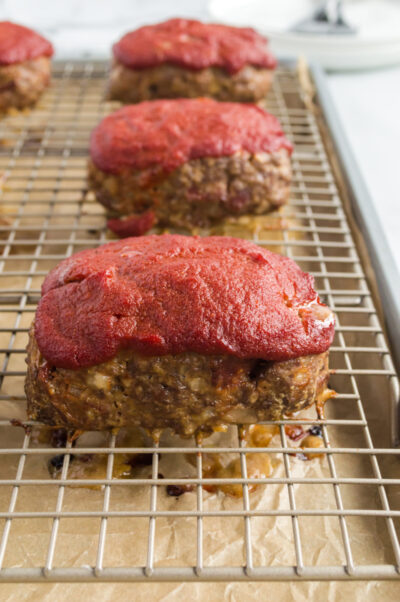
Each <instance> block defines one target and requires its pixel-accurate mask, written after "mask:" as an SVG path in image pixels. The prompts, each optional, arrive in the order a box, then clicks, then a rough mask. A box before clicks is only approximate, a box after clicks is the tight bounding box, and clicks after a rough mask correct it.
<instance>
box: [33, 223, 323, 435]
mask: <svg viewBox="0 0 400 602" xmlns="http://www.w3.org/2000/svg"><path fill="white" fill-rule="evenodd" d="M333 334H334V318H333V314H332V312H331V311H330V309H329V308H328V307H326V306H325V305H323V304H322V303H321V302H320V301H319V298H318V295H317V293H316V292H315V290H314V287H313V278H312V276H310V275H309V274H305V273H304V272H302V271H301V270H300V268H299V267H298V266H297V265H296V264H295V262H294V261H292V260H291V259H289V258H286V257H283V256H280V255H277V254H275V253H271V252H270V251H268V250H266V249H263V248H261V247H258V246H257V245H255V244H253V243H251V242H249V241H246V240H240V239H235V238H229V237H204V238H200V237H191V236H181V235H169V234H164V235H150V236H145V237H138V238H128V239H125V240H122V241H116V242H112V243H109V244H106V245H104V246H102V247H99V248H97V249H91V250H85V251H81V252H80V253H77V254H76V255H74V256H72V257H70V258H68V259H66V260H64V261H63V262H61V263H60V265H59V266H58V267H56V268H55V269H54V270H53V271H52V272H50V274H49V275H48V276H47V278H46V279H45V281H44V284H43V287H42V298H41V300H40V303H39V306H38V309H37V312H36V318H35V323H34V326H33V327H32V329H31V332H30V342H29V346H28V359H27V363H28V374H27V379H26V387H25V388H26V394H27V398H28V413H29V417H30V418H31V419H34V420H39V421H42V422H44V423H46V424H50V425H54V426H58V427H65V428H70V429H83V430H104V429H111V428H114V427H122V426H133V425H139V426H141V427H144V428H146V429H149V430H150V431H157V430H159V429H165V428H171V429H173V431H175V432H176V433H179V434H181V435H185V436H186V435H192V434H194V433H201V432H203V433H209V432H211V431H212V430H213V429H215V428H216V427H219V426H221V425H225V424H230V423H254V422H257V421H261V420H270V419H279V418H283V417H285V416H287V415H291V414H292V413H293V412H297V411H298V410H301V409H302V408H304V407H307V406H310V405H311V404H313V403H314V402H315V401H316V400H318V398H319V396H323V394H324V392H325V387H326V384H327V379H328V349H329V346H330V344H331V342H332V338H333Z"/></svg>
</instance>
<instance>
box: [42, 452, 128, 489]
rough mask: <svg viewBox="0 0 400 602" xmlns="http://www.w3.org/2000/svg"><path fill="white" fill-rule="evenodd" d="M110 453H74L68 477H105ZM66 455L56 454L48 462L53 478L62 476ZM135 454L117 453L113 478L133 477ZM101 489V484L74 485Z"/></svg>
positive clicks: (71, 457)
mask: <svg viewBox="0 0 400 602" xmlns="http://www.w3.org/2000/svg"><path fill="white" fill-rule="evenodd" d="M107 461H108V454H76V455H75V454H74V455H71V456H70V463H69V466H68V475H67V478H68V479H105V478H106V474H107ZM63 462H64V456H63V455H61V456H54V457H53V458H51V460H50V461H49V463H48V469H49V473H50V475H51V477H52V478H53V479H58V478H60V476H61V471H62V466H63ZM133 464H134V454H115V456H114V463H113V471H112V478H113V479H123V478H130V477H132V468H133ZM74 487H88V488H89V489H101V485H79V484H77V485H74Z"/></svg>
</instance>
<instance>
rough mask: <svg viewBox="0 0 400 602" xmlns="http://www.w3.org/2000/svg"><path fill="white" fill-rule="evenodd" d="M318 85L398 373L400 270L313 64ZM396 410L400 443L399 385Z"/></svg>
mask: <svg viewBox="0 0 400 602" xmlns="http://www.w3.org/2000/svg"><path fill="white" fill-rule="evenodd" d="M310 71H311V74H312V77H313V80H314V83H315V86H316V92H317V99H318V103H319V105H320V106H321V108H322V111H323V115H324V118H325V120H326V123H327V126H328V128H329V132H330V135H331V139H332V141H333V144H334V146H335V149H336V151H337V155H338V158H339V161H340V166H341V169H342V173H343V176H344V178H345V180H346V183H347V186H348V189H349V192H350V200H351V204H352V211H353V214H354V217H355V220H356V222H357V225H358V227H359V228H360V231H361V233H362V235H363V237H364V240H365V242H366V245H367V248H368V253H369V257H370V260H371V264H372V267H373V269H374V272H375V277H376V280H377V283H378V288H379V293H380V300H381V302H382V307H383V311H384V319H385V326H386V331H387V333H388V337H389V342H390V345H391V348H392V352H393V359H394V364H395V368H396V371H397V373H398V374H399V373H400V273H399V270H398V268H397V266H396V263H395V260H394V257H393V255H392V252H391V250H390V248H389V245H388V243H387V240H386V236H385V233H384V230H383V228H382V225H381V222H380V220H379V217H378V215H377V213H376V210H375V207H374V203H373V200H372V198H371V195H370V193H369V191H368V189H367V187H366V184H365V182H364V179H363V177H362V175H361V173H360V170H359V167H358V164H357V161H356V159H355V157H354V154H353V152H352V150H351V148H350V145H349V142H348V139H347V136H346V134H345V132H344V130H343V127H342V125H341V122H340V118H339V116H338V113H337V111H336V108H335V106H334V103H333V101H332V98H331V95H330V92H329V90H328V85H327V81H326V75H325V73H324V70H323V69H322V67H320V66H319V65H317V64H311V65H310ZM395 395H396V399H395V403H394V407H393V412H392V419H393V420H394V421H395V423H394V424H393V429H392V430H393V434H392V439H393V443H394V444H395V445H398V444H399V425H400V402H399V393H398V387H397V386H396V389H395Z"/></svg>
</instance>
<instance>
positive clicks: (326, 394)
mask: <svg viewBox="0 0 400 602" xmlns="http://www.w3.org/2000/svg"><path fill="white" fill-rule="evenodd" d="M336 395H337V393H336V391H333V389H328V387H326V388H325V389H324V390H323V391H322V393H320V394H319V395H318V396H317V401H316V403H315V407H316V410H317V416H318V418H319V420H325V413H324V411H325V404H326V402H327V401H328V399H331V398H332V397H336Z"/></svg>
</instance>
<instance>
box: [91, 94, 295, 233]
mask: <svg viewBox="0 0 400 602" xmlns="http://www.w3.org/2000/svg"><path fill="white" fill-rule="evenodd" d="M291 151H292V146H291V144H290V142H289V141H288V140H287V139H286V138H285V136H284V134H283V132H282V129H281V127H280V125H279V122H278V121H277V119H276V118H275V117H273V116H272V115H270V114H269V113H267V112H266V111H265V110H264V109H262V108H260V107H256V106H254V105H247V104H241V103H225V102H218V101H215V100H212V99H207V98H198V99H178V100H153V101H148V102H142V103H140V104H137V105H131V106H127V107H124V108H122V109H120V110H119V111H116V112H115V113H113V114H111V115H109V116H108V117H106V118H105V119H103V121H101V123H100V124H99V125H98V126H97V127H96V128H95V129H94V131H93V133H92V137H91V142H90V157H91V159H90V161H89V168H88V169H89V177H88V181H89V188H90V189H92V190H93V191H94V193H95V195H96V198H97V200H98V201H99V202H100V203H101V204H102V205H104V206H105V207H107V209H108V210H109V212H110V215H113V216H114V217H120V216H131V215H134V216H136V217H137V218H139V217H140V216H141V214H143V213H147V212H152V214H153V218H154V219H153V222H156V223H158V224H159V225H160V226H174V227H184V228H191V227H193V226H209V225H211V224H213V223H215V222H218V221H221V220H222V219H223V218H225V217H228V216H239V215H243V214H253V215H260V214H265V213H268V212H269V211H272V210H273V209H276V208H277V207H279V206H280V205H282V204H283V203H285V202H286V201H287V199H288V196H289V192H290V180H291V166H290V154H291ZM140 233H143V232H139V234H140ZM132 234H134V232H132Z"/></svg>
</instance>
